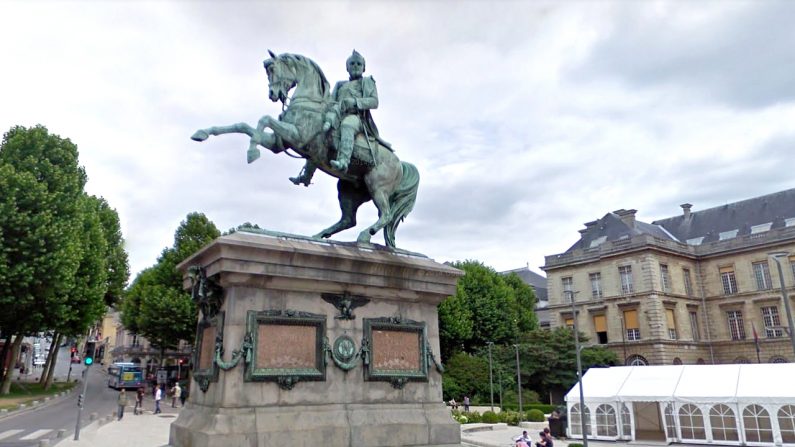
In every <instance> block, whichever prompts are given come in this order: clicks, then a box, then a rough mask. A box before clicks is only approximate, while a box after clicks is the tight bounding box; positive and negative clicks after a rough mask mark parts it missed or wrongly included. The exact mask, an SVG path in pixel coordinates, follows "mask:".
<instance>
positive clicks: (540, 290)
mask: <svg viewBox="0 0 795 447" xmlns="http://www.w3.org/2000/svg"><path fill="white" fill-rule="evenodd" d="M509 273H516V274H517V275H519V278H522V281H524V282H525V284H527V285H529V286H531V287H532V288H533V289H534V290H535V292H536V298H537V299H538V300H539V301H546V300H547V299H548V298H547V278H546V277H545V276H541V275H539V274H538V273H536V272H534V271H532V270H530V268H528V267H521V268H518V269H513V270H506V271H504V272H500V274H502V275H507V274H509Z"/></svg>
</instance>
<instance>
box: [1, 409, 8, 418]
mask: <svg viewBox="0 0 795 447" xmlns="http://www.w3.org/2000/svg"><path fill="white" fill-rule="evenodd" d="M7 414H8V409H6V408H3V409H0V416H5V415H7Z"/></svg>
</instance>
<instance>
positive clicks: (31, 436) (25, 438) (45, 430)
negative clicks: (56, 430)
mask: <svg viewBox="0 0 795 447" xmlns="http://www.w3.org/2000/svg"><path fill="white" fill-rule="evenodd" d="M51 431H52V429H49V428H42V429H41V430H36V431H34V432H33V433H31V434H29V435H25V436H23V437H21V438H19V440H20V441H29V440H31V439H36V438H41V437H42V436H44V435H46V434H47V433H49V432H51Z"/></svg>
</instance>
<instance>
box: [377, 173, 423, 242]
mask: <svg viewBox="0 0 795 447" xmlns="http://www.w3.org/2000/svg"><path fill="white" fill-rule="evenodd" d="M400 164H401V165H402V166H403V180H401V181H400V185H398V187H397V189H396V190H395V192H393V193H392V195H391V196H390V197H389V209H390V211H391V212H392V219H391V220H390V221H389V222H388V223H387V224H386V226H385V227H384V240H385V241H386V245H387V246H388V247H392V248H395V232H396V231H397V227H398V225H400V222H402V221H403V219H405V218H406V216H408V215H409V213H410V212H411V210H412V209H413V208H414V203H415V202H416V201H417V188H418V187H419V186H420V173H419V171H417V167H416V166H414V165H413V164H411V163H407V162H405V161H401V162H400Z"/></svg>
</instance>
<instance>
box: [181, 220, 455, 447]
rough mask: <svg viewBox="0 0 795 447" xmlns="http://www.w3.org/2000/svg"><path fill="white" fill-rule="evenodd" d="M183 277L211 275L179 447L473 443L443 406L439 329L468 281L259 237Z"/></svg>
mask: <svg viewBox="0 0 795 447" xmlns="http://www.w3.org/2000/svg"><path fill="white" fill-rule="evenodd" d="M180 268H181V269H182V270H183V271H185V272H187V271H189V270H191V271H192V275H193V276H195V277H198V278H199V279H198V280H197V281H194V282H193V284H194V285H193V292H194V295H195V297H196V299H197V300H199V301H200V308H201V310H202V311H201V312H200V322H199V324H198V328H197V341H196V349H195V355H194V365H195V374H194V380H193V381H192V383H191V388H190V398H189V400H188V404H187V406H186V407H185V408H184V409H183V410H182V411H181V412H180V415H179V418H178V419H177V420H176V421H175V422H174V423H173V424H172V425H171V434H170V444H171V445H173V446H175V447H198V446H202V447H203V446H230V445H234V446H241V447H243V446H247V447H255V446H259V447H264V446H280V447H281V446H285V447H286V446H290V447H295V446H307V447H309V446H312V447H314V446H317V445H323V446H328V447H336V446H356V447H366V446H373V447H375V446H438V447H442V446H445V447H446V446H458V445H459V444H460V428H459V425H458V423H456V422H455V421H453V419H452V417H451V416H450V412H449V410H448V409H447V408H446V406H445V404H444V403H443V401H442V380H441V374H440V372H439V368H440V367H441V365H440V364H439V363H438V362H439V328H438V319H437V305H438V304H439V302H441V301H442V300H443V299H444V298H445V297H447V296H449V295H452V294H454V293H455V283H456V280H457V279H458V277H459V276H460V275H461V272H460V271H458V270H456V269H454V268H451V267H448V266H445V265H442V264H439V263H436V262H434V261H432V260H430V259H428V258H426V257H424V256H421V255H416V254H410V253H401V252H395V251H390V250H385V249H366V248H361V247H357V246H355V245H353V244H346V243H337V242H319V241H315V240H309V239H305V238H299V237H286V236H281V237H279V236H272V235H267V234H254V233H246V232H238V233H234V234H232V235H229V236H223V237H221V238H219V239H217V240H215V241H214V242H213V243H212V244H210V245H208V246H207V247H205V248H203V249H202V250H201V251H199V252H198V253H196V254H195V255H193V256H192V257H191V258H189V259H188V260H186V261H185V262H183V263H182V264H181V265H180ZM198 268H201V270H199V269H198ZM190 285H191V282H189V281H188V280H186V286H190ZM216 346H222V347H223V354H222V355H221V356H220V360H221V361H220V362H217V361H216V352H220V351H219V350H218V349H217V348H216Z"/></svg>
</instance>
